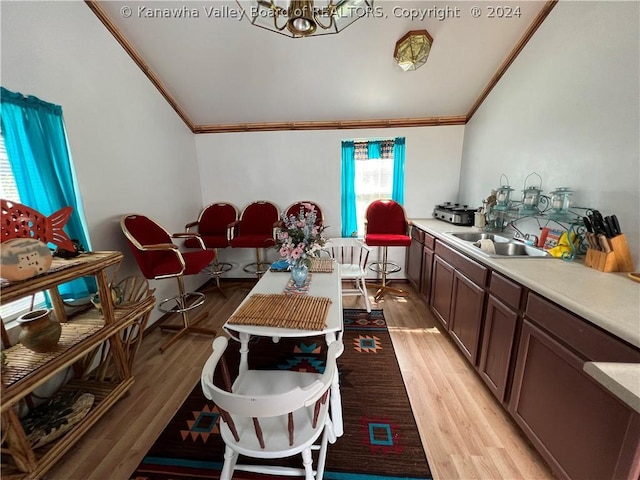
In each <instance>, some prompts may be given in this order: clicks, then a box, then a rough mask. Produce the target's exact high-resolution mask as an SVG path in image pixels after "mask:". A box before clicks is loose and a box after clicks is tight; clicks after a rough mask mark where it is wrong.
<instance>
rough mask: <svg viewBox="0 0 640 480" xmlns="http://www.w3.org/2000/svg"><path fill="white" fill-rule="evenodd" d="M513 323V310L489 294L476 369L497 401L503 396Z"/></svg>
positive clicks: (511, 345)
mask: <svg viewBox="0 0 640 480" xmlns="http://www.w3.org/2000/svg"><path fill="white" fill-rule="evenodd" d="M517 322H518V314H517V313H516V312H514V311H513V310H512V309H510V308H509V307H508V306H506V305H505V304H504V303H502V302H501V301H500V300H498V299H497V298H496V297H494V296H493V295H489V300H488V301H487V313H486V315H485V319H484V332H483V335H484V338H483V342H482V350H481V352H482V353H481V356H480V365H479V367H478V370H479V372H480V377H481V378H482V380H484V382H485V383H486V384H487V386H488V387H489V390H491V392H492V393H493V394H494V395H495V396H496V398H497V399H498V400H500V401H501V402H502V401H504V399H505V394H506V389H507V379H508V374H509V365H510V364H511V358H512V354H513V351H514V343H515V335H516V325H517Z"/></svg>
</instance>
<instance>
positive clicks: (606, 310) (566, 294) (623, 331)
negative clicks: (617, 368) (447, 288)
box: [411, 218, 640, 348]
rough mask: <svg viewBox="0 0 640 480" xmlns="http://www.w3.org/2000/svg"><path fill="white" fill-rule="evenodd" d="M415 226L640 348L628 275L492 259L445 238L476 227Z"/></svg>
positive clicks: (639, 319) (636, 299) (431, 222)
mask: <svg viewBox="0 0 640 480" xmlns="http://www.w3.org/2000/svg"><path fill="white" fill-rule="evenodd" d="M411 223H412V224H413V225H415V226H416V227H418V228H420V229H421V230H424V231H426V232H428V233H430V234H431V235H433V236H435V237H436V238H440V239H442V240H443V241H445V242H447V243H450V244H453V245H455V246H456V247H457V248H458V249H459V250H461V251H463V252H465V253H466V254H468V255H469V256H470V257H472V258H474V259H475V260H477V261H479V262H481V263H483V264H485V265H487V266H489V267H491V268H492V269H494V270H496V271H498V272H501V273H503V274H505V275H507V276H509V277H511V278H512V279H513V280H515V281H516V282H519V283H520V284H522V285H524V286H526V287H528V288H530V289H532V290H535V291H536V292H538V293H540V294H541V295H543V296H545V297H546V298H548V299H549V300H551V301H553V302H555V303H557V304H558V305H561V306H563V307H564V308H566V309H567V310H569V311H571V312H573V313H575V314H576V315H579V316H581V317H583V318H584V319H585V320H587V321H589V322H591V323H593V324H594V325H597V326H598V327H600V328H602V329H603V330H606V331H607V332H609V333H611V334H612V335H614V336H616V337H618V338H620V339H622V340H624V341H625V342H627V343H629V344H631V345H634V346H635V347H637V348H640V283H638V282H634V281H633V280H631V279H630V278H628V276H627V274H626V273H603V272H600V271H598V270H594V269H592V268H588V267H585V266H584V264H583V262H582V260H573V261H571V262H568V261H564V260H561V259H559V258H551V259H549V258H526V259H523V258H514V257H509V258H492V257H487V256H485V255H483V254H482V253H481V252H480V251H479V249H478V248H477V247H474V246H473V245H472V244H471V243H470V242H464V241H453V240H452V238H451V237H448V236H446V235H443V234H444V233H446V232H472V231H478V230H477V229H475V228H473V227H461V226H456V225H451V224H449V223H446V222H443V221H441V220H437V219H434V218H416V219H411Z"/></svg>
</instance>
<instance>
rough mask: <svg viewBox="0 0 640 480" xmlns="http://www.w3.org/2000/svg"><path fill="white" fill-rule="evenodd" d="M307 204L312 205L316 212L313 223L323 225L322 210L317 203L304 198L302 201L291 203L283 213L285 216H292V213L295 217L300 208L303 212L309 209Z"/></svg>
mask: <svg viewBox="0 0 640 480" xmlns="http://www.w3.org/2000/svg"><path fill="white" fill-rule="evenodd" d="M309 206H311V207H313V209H314V211H315V212H316V221H315V225H317V226H322V225H324V215H323V213H322V210H321V209H320V207H319V206H318V204H317V203H314V202H309V201H306V200H304V201H300V202H295V203H292V204H291V205H289V206H288V207H287V209H286V210H285V214H286V215H287V218H288V217H290V216H292V215H293V216H294V217H297V216H298V214H299V213H300V209H304V211H305V213H306V212H308V211H310V208H309Z"/></svg>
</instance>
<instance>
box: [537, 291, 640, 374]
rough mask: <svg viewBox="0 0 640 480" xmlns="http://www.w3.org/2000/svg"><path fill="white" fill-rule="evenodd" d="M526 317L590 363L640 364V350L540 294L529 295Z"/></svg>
mask: <svg viewBox="0 0 640 480" xmlns="http://www.w3.org/2000/svg"><path fill="white" fill-rule="evenodd" d="M526 315H527V317H529V318H530V319H531V320H533V321H534V322H535V323H537V324H538V325H540V326H541V327H543V328H545V329H546V330H547V331H549V332H550V333H551V334H553V335H555V336H556V337H557V338H558V339H560V340H561V341H563V342H565V343H566V344H567V345H570V346H571V347H572V348H573V349H574V350H575V351H577V352H578V353H579V354H581V355H582V356H584V357H585V358H586V359H587V360H590V361H595V362H631V363H636V362H640V351H639V350H637V349H635V348H634V347H632V346H630V345H627V344H626V343H624V342H623V341H621V340H618V339H617V338H615V337H613V336H611V335H609V334H608V333H606V332H603V331H602V330H600V329H599V328H597V327H596V326H594V325H592V324H590V323H589V322H588V321H586V320H584V319H582V318H580V317H577V316H575V315H573V314H571V313H569V312H567V311H566V310H563V309H562V308H560V307H559V306H557V305H555V304H553V303H551V302H550V301H549V300H546V299H544V298H542V297H540V296H539V295H536V294H534V293H531V292H530V293H529V296H528V298H527V310H526Z"/></svg>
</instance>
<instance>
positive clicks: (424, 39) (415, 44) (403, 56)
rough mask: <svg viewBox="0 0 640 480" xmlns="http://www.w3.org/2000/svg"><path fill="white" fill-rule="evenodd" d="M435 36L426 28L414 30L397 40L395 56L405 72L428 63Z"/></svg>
mask: <svg viewBox="0 0 640 480" xmlns="http://www.w3.org/2000/svg"><path fill="white" fill-rule="evenodd" d="M432 44H433V38H432V37H431V35H429V32H427V31H426V30H412V31H410V32H408V33H407V34H405V35H404V36H403V37H402V38H401V39H400V40H398V41H397V42H396V48H395V50H394V51H393V58H395V59H396V62H398V65H399V66H400V68H402V70H404V71H405V72H407V71H410V70H417V69H418V68H420V67H421V66H422V65H424V64H425V63H427V57H428V56H429V52H430V51H431V45H432Z"/></svg>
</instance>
